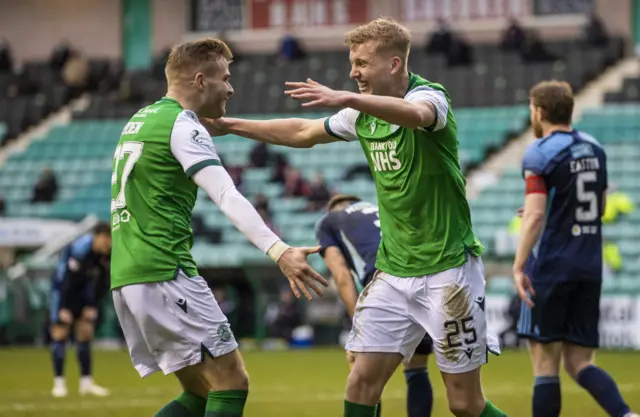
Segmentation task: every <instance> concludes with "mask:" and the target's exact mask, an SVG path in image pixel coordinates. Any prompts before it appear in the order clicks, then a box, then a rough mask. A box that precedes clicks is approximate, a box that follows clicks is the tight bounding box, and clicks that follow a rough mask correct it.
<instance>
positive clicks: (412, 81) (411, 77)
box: [404, 72, 418, 96]
mask: <svg viewBox="0 0 640 417" xmlns="http://www.w3.org/2000/svg"><path fill="white" fill-rule="evenodd" d="M417 80H418V77H417V76H416V75H415V74H414V73H412V72H410V73H409V85H408V86H407V91H406V92H405V93H404V95H405V96H406V95H407V94H409V91H411V89H412V88H413V85H414V84H415V83H416V81H417Z"/></svg>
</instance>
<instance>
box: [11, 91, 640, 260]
mask: <svg viewBox="0 0 640 417" xmlns="http://www.w3.org/2000/svg"><path fill="white" fill-rule="evenodd" d="M278 94H279V92H278ZM527 112H528V110H527V107H526V106H516V107H494V108H469V109H456V110H455V115H456V120H457V129H458V136H459V141H460V148H459V152H460V157H461V163H462V165H463V166H466V165H468V164H470V163H477V162H480V161H481V160H482V158H483V157H484V152H485V149H486V148H487V147H491V146H499V145H500V144H502V143H503V141H504V139H505V135H506V134H507V133H509V132H517V131H520V130H522V128H523V127H524V126H525V123H526V119H527V115H528V113H527ZM325 116H327V114H326V113H316V114H314V113H305V114H303V115H300V114H284V115H282V114H281V115H278V116H277V117H308V118H321V117H325ZM250 117H251V118H256V119H269V118H272V117H274V116H273V115H258V116H250ZM123 124H124V121H122V120H101V121H92V120H84V121H74V122H72V123H71V124H68V125H58V126H55V127H54V128H53V129H52V130H50V131H49V132H48V133H47V134H46V136H44V137H42V138H37V139H36V140H34V141H33V142H32V143H31V145H30V146H29V147H28V148H27V149H26V150H25V151H23V152H21V153H17V154H14V155H12V156H11V157H10V158H9V159H8V160H7V161H6V163H5V164H4V165H3V166H2V167H0V194H2V195H3V196H4V198H5V199H6V202H7V214H8V215H9V216H14V217H17V216H21V217H22V216H38V217H51V218H62V219H75V220H79V219H81V218H83V217H84V216H85V215H87V214H90V213H92V214H96V215H98V216H99V217H100V218H102V219H104V220H107V219H108V218H109V207H110V199H111V197H110V194H111V187H110V178H111V167H112V163H113V153H114V150H115V145H116V143H117V141H118V138H119V136H120V132H121V129H122V126H123ZM214 143H215V145H216V149H217V151H218V153H219V154H220V156H221V158H222V161H223V164H225V165H226V166H246V165H247V163H248V160H249V155H250V152H251V150H252V148H253V146H254V144H255V142H253V141H251V140H247V139H244V138H240V137H236V136H232V135H228V136H224V137H219V138H214ZM271 150H272V151H275V152H279V153H282V154H284V155H286V157H287V158H288V160H289V162H290V163H291V165H293V166H295V167H297V168H298V169H300V171H301V172H302V174H303V175H304V176H305V177H306V178H308V179H313V178H314V177H315V175H316V174H318V173H320V174H322V176H323V177H324V178H325V180H326V181H327V182H328V183H329V184H330V186H331V188H332V189H333V190H335V191H340V192H344V193H350V194H357V195H359V196H361V197H362V198H364V199H366V200H370V201H375V200H376V197H375V188H374V186H373V183H372V182H371V181H370V180H369V179H354V180H351V181H345V180H343V177H344V175H345V174H346V172H347V171H348V170H349V168H352V167H354V166H358V165H363V164H366V158H365V155H364V153H363V151H362V148H361V147H360V145H359V144H358V143H349V142H336V143H331V144H328V145H323V146H318V147H316V148H314V149H312V150H309V149H296V148H286V147H272V148H271ZM45 168H51V169H53V170H54V171H55V173H56V176H57V178H58V182H59V185H60V194H59V197H58V199H57V201H55V202H54V203H52V204H36V205H32V204H30V203H29V200H30V198H31V193H32V187H33V184H35V182H36V181H37V178H38V176H39V175H40V173H41V172H42V170H43V169H45ZM630 169H631V168H630ZM271 176H272V171H271V169H264V168H246V169H245V170H244V173H243V185H242V186H243V190H242V191H243V193H245V194H246V195H247V196H248V197H249V198H253V197H254V196H255V195H256V194H258V193H262V194H264V195H266V196H267V197H268V198H269V199H270V208H271V210H272V212H273V213H274V222H275V225H276V228H277V229H278V230H280V232H281V233H282V235H283V238H285V239H286V240H287V241H289V242H291V243H292V244H305V245H308V244H313V243H314V232H313V228H314V225H315V223H316V222H317V221H318V219H319V217H320V216H321V214H320V213H308V212H306V208H307V201H306V200H305V199H303V198H282V193H283V189H282V186H281V185H279V184H275V183H271V182H270V181H269V180H270V178H271ZM516 180H517V179H515V180H514V181H513V189H514V190H515V189H516V188H518V189H519V187H520V185H519V184H518V183H517V181H516ZM513 202H514V203H515V199H514V200H513ZM480 204H481V205H482V204H485V205H484V206H483V207H493V206H491V205H487V204H488V203H484V202H481V203H480ZM494 208H495V207H494ZM493 211H494V212H493V213H492V215H490V216H487V222H488V223H487V224H488V225H489V226H488V227H485V228H484V229H482V228H481V229H480V230H481V232H482V233H481V235H483V236H490V233H491V232H490V228H491V227H494V226H495V225H497V224H499V222H500V221H503V220H504V219H506V218H508V217H507V216H508V210H506V209H505V210H501V211H500V216H497V215H496V213H495V210H493ZM195 212H196V213H197V214H199V215H201V216H202V218H203V220H204V222H205V224H206V225H207V226H208V227H215V228H219V229H221V230H223V234H222V239H223V242H224V244H222V245H218V246H216V247H215V248H214V249H212V248H211V244H209V243H205V242H203V241H198V240H197V239H196V245H195V246H194V254H195V255H196V257H197V258H198V259H199V260H200V261H202V262H204V263H205V264H211V265H227V266H232V265H237V264H239V263H241V262H243V258H242V253H243V252H245V253H246V252H247V245H248V242H247V241H246V239H245V238H244V237H243V236H242V235H241V234H240V233H239V232H237V231H235V230H234V228H233V226H232V225H231V224H230V223H229V221H228V220H227V219H226V218H225V217H224V215H223V214H222V213H221V212H220V210H219V209H218V208H217V207H216V206H215V205H214V204H212V203H211V202H210V201H208V198H207V196H206V195H205V194H204V193H203V192H200V193H199V196H198V201H197V203H196V206H195ZM480 216H482V215H480ZM240 247H242V248H244V249H242V250H240ZM249 253H253V252H251V251H250V252H249ZM255 256H258V257H259V256H261V255H260V254H259V253H257V252H256V253H253V254H252V255H249V257H255Z"/></svg>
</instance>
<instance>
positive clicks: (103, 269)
mask: <svg viewBox="0 0 640 417" xmlns="http://www.w3.org/2000/svg"><path fill="white" fill-rule="evenodd" d="M110 253H111V227H110V225H109V223H99V224H97V225H96V226H95V227H94V229H93V233H89V234H86V235H83V236H80V237H79V238H78V239H76V240H75V241H73V242H72V243H71V244H70V245H69V246H67V247H66V248H65V249H64V250H63V251H62V253H61V255H60V259H59V260H58V267H57V268H56V271H55V273H54V274H53V277H52V282H51V295H50V305H49V308H50V310H51V311H50V313H51V317H50V321H51V326H50V329H49V332H50V334H51V339H52V340H51V360H52V362H53V372H54V378H53V389H52V390H51V395H52V396H53V397H55V398H61V397H66V396H67V394H68V390H67V383H66V380H65V377H64V362H65V356H66V344H67V341H68V340H69V338H70V336H71V333H72V332H73V335H74V336H75V345H76V354H77V358H78V365H79V367H80V387H79V392H80V395H95V396H99V397H106V396H107V395H109V390H107V389H106V388H103V387H101V386H99V385H97V384H96V383H95V382H94V381H93V377H92V376H91V373H92V372H91V368H92V360H91V341H92V340H93V334H94V332H95V328H96V324H97V322H98V311H99V307H100V302H101V301H102V298H103V297H104V295H105V294H107V292H108V290H109V254H110Z"/></svg>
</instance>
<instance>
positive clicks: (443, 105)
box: [404, 86, 449, 132]
mask: <svg viewBox="0 0 640 417" xmlns="http://www.w3.org/2000/svg"><path fill="white" fill-rule="evenodd" d="M404 99H405V100H407V101H408V102H411V103H415V102H428V103H431V104H433V107H434V108H435V110H436V121H435V123H434V124H433V125H432V126H425V127H421V128H419V129H420V130H424V131H427V132H435V131H437V130H441V129H444V128H445V127H446V126H447V117H448V115H449V102H448V101H447V97H446V96H445V95H444V93H443V92H442V91H440V90H436V89H434V88H431V87H427V86H420V87H416V88H414V89H413V90H411V91H409V93H407V95H406V96H405V97H404Z"/></svg>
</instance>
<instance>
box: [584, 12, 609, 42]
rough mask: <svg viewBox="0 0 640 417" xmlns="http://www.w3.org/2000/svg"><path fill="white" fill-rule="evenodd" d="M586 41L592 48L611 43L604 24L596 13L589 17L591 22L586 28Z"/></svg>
mask: <svg viewBox="0 0 640 417" xmlns="http://www.w3.org/2000/svg"><path fill="white" fill-rule="evenodd" d="M584 32H585V33H584V34H585V40H586V42H587V44H588V45H591V46H606V45H607V43H609V35H608V34H607V28H606V27H605V25H604V22H603V21H602V19H600V17H599V16H598V15H597V14H596V12H595V11H593V12H591V14H590V15H589V22H588V23H587V26H586V27H585V31H584Z"/></svg>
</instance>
